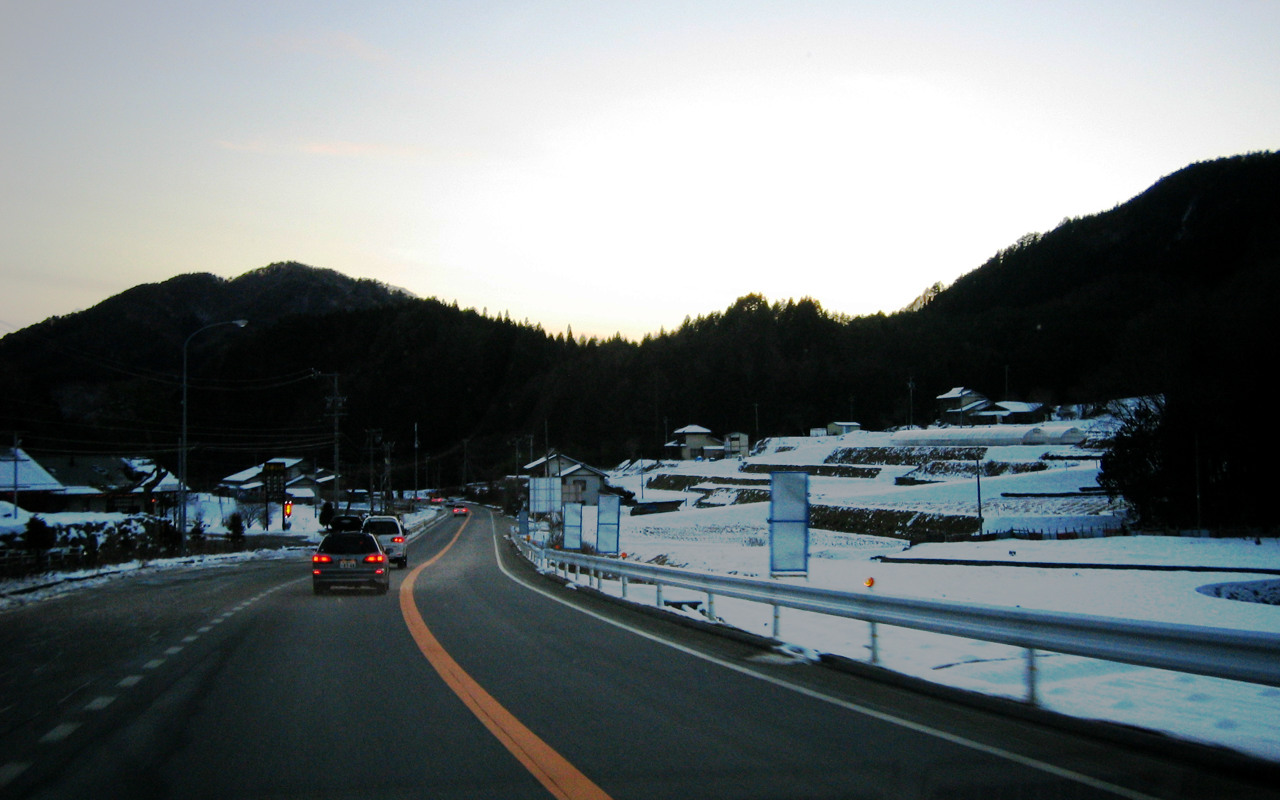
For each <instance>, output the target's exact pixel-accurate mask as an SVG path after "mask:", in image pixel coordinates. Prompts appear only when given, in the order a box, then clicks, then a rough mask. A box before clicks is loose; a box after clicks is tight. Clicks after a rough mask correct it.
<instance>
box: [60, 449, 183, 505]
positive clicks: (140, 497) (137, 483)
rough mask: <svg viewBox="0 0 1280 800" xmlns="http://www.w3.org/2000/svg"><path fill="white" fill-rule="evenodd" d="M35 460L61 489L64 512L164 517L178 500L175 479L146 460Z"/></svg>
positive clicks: (177, 484)
mask: <svg viewBox="0 0 1280 800" xmlns="http://www.w3.org/2000/svg"><path fill="white" fill-rule="evenodd" d="M36 459H37V460H38V461H39V462H40V464H41V465H42V466H43V467H44V468H45V469H46V470H48V472H49V474H50V475H52V476H53V477H54V478H55V479H57V481H58V482H59V483H61V484H62V487H63V502H62V506H61V507H62V510H63V511H121V512H125V513H129V514H137V513H144V512H145V513H147V514H156V515H163V514H165V513H167V512H168V510H169V509H170V508H172V507H173V506H175V505H176V503H177V501H178V494H179V489H180V487H181V485H182V484H181V483H180V482H179V481H178V478H177V476H175V475H174V474H173V473H171V472H169V471H168V470H167V469H165V468H164V467H162V466H160V465H159V464H157V463H156V462H155V461H152V460H151V459H149V458H122V457H120V456H83V455H81V456H46V455H37V456H36Z"/></svg>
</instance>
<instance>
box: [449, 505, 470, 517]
mask: <svg viewBox="0 0 1280 800" xmlns="http://www.w3.org/2000/svg"><path fill="white" fill-rule="evenodd" d="M468 513H470V512H468V511H467V507H466V506H454V507H453V515H454V516H455V517H465V516H466V515H467V514H468Z"/></svg>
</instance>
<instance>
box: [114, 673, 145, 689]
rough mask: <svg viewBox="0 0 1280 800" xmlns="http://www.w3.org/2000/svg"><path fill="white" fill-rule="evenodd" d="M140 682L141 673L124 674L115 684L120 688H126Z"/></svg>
mask: <svg viewBox="0 0 1280 800" xmlns="http://www.w3.org/2000/svg"><path fill="white" fill-rule="evenodd" d="M141 682H142V676H141V675H126V676H124V677H123V678H121V679H120V682H119V683H117V684H116V686H119V687H120V688H122V689H128V688H129V687H130V686H137V685H138V684H139V683H141Z"/></svg>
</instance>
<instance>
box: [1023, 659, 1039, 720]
mask: <svg viewBox="0 0 1280 800" xmlns="http://www.w3.org/2000/svg"><path fill="white" fill-rule="evenodd" d="M1026 657H1027V672H1026V674H1027V702H1028V703H1030V704H1031V705H1033V706H1036V705H1040V698H1039V697H1038V696H1037V694H1036V651H1035V648H1032V647H1028V648H1027V649H1026Z"/></svg>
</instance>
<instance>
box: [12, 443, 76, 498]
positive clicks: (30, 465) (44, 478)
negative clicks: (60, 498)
mask: <svg viewBox="0 0 1280 800" xmlns="http://www.w3.org/2000/svg"><path fill="white" fill-rule="evenodd" d="M15 459H16V460H17V475H16V476H15V474H14V460H15ZM15 477H16V481H15ZM15 482H16V485H17V489H16V490H17V491H19V492H61V491H62V490H63V486H62V484H61V483H59V482H58V480H57V479H56V478H54V477H53V476H52V475H50V474H49V473H48V471H46V470H45V468H44V467H42V466H40V465H39V464H37V463H36V462H35V461H34V460H33V459H32V458H31V456H29V455H27V453H26V451H25V450H23V449H22V448H20V447H19V448H17V450H14V449H13V448H9V449H7V450H5V451H4V453H3V455H0V491H5V492H12V491H14V490H15V488H14V487H15Z"/></svg>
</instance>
